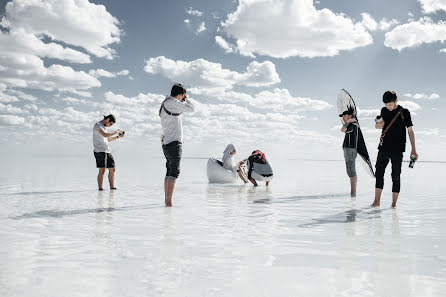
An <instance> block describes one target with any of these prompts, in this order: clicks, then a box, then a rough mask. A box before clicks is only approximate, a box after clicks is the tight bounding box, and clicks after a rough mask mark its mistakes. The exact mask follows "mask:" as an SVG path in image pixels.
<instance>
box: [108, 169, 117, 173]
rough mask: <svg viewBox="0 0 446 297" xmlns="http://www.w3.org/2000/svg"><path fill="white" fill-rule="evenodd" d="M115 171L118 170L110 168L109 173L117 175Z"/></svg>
mask: <svg viewBox="0 0 446 297" xmlns="http://www.w3.org/2000/svg"><path fill="white" fill-rule="evenodd" d="M115 171H116V168H108V172H109V173H115Z"/></svg>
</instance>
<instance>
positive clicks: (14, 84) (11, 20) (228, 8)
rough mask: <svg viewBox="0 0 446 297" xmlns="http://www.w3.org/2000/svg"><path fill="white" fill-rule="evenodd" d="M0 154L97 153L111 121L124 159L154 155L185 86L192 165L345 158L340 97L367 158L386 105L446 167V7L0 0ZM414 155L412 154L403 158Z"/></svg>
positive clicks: (427, 156)
mask: <svg viewBox="0 0 446 297" xmlns="http://www.w3.org/2000/svg"><path fill="white" fill-rule="evenodd" d="M0 11H1V17H2V21H1V26H2V27H1V29H2V35H1V39H0V150H1V151H2V152H4V153H7V154H11V155H14V154H18V153H21V152H23V151H26V150H27V149H29V148H30V146H32V148H33V151H34V152H36V153H40V154H44V153H45V152H48V151H51V153H54V154H58V153H63V154H89V153H90V152H91V149H92V148H91V129H92V126H93V124H94V122H95V121H97V120H99V119H100V118H101V115H102V114H105V113H110V112H111V113H114V114H116V115H117V116H118V123H117V125H119V126H120V127H121V128H123V129H124V130H126V131H128V133H127V135H128V138H126V139H125V140H124V141H122V142H120V143H119V144H114V148H116V149H118V150H120V151H121V152H135V151H137V152H141V153H142V152H150V153H151V154H153V155H161V151H160V148H159V134H160V126H159V118H158V116H157V111H158V106H159V103H160V101H161V100H163V96H164V95H166V94H167V93H169V90H170V87H171V85H172V83H173V82H182V83H185V84H186V86H187V88H188V90H189V94H190V96H191V98H192V99H193V100H194V101H195V102H196V104H197V111H196V112H195V113H194V114H192V115H185V117H184V129H185V139H186V144H187V145H185V154H186V155H190V156H209V155H217V156H219V155H220V154H221V151H222V150H223V149H224V147H225V145H226V144H227V143H229V142H232V143H234V144H235V145H236V146H237V147H239V148H240V151H242V152H248V151H250V150H252V149H256V148H261V149H263V150H265V151H267V152H269V153H270V154H276V155H282V156H283V155H287V156H290V155H293V156H295V155H299V156H302V157H305V158H324V157H326V158H342V151H341V149H340V146H341V143H342V137H343V136H342V134H341V133H340V132H339V131H338V130H339V125H340V121H339V118H338V117H337V115H336V108H335V103H336V94H337V92H338V91H339V90H340V89H341V88H345V89H347V90H348V91H349V92H350V93H351V94H352V95H353V96H354V98H355V100H356V102H357V105H358V106H359V108H360V109H361V113H360V115H359V116H360V122H361V124H362V127H363V130H364V134H365V137H366V141H367V143H368V146H369V151H370V153H371V155H372V156H373V155H376V150H375V147H376V144H377V141H378V138H379V134H378V133H379V132H378V131H376V130H374V129H373V118H374V116H375V115H376V114H377V113H378V111H379V109H380V108H381V107H382V101H381V96H382V94H383V93H384V91H386V90H389V89H391V90H395V91H396V92H397V93H398V95H399V99H400V100H401V101H403V103H402V105H403V106H405V107H407V108H409V110H411V112H412V113H413V122H414V130H415V135H416V138H417V146H418V151H419V153H420V157H421V159H424V160H445V158H444V157H443V155H442V152H444V149H445V148H446V138H445V133H444V132H445V125H444V123H443V122H442V121H441V120H442V115H443V112H444V110H445V107H446V106H445V105H446V103H445V101H444V100H445V99H444V96H445V94H446V90H445V88H446V87H445V84H444V77H445V75H444V69H445V68H446V67H445V66H446V45H445V44H444V43H443V42H444V41H445V40H446V24H445V23H444V21H446V1H445V0H419V1H417V0H411V1H407V0H405V1H392V2H391V4H390V3H389V2H388V1H383V0H379V1H373V2H370V1H346V0H345V1H344V0H343V1H308V0H299V1H298V0H287V1H272V0H259V1H253V0H250V1H185V2H181V3H179V2H178V1H131V2H128V1H90V2H89V1H73V0H57V1H55V0H54V1H50V0H44V1H39V2H35V1H31V0H13V1H7V2H2V4H1V6H0ZM408 150H409V148H408Z"/></svg>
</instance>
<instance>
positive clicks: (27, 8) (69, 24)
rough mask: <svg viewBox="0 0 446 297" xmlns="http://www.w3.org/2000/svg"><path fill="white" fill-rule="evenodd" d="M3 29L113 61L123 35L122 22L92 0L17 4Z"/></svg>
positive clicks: (15, 0)
mask: <svg viewBox="0 0 446 297" xmlns="http://www.w3.org/2000/svg"><path fill="white" fill-rule="evenodd" d="M1 25H2V26H4V27H6V28H13V29H20V30H24V31H26V32H28V33H31V34H34V35H36V36H38V35H41V34H43V35H46V36H48V37H50V38H52V39H53V40H58V41H62V42H64V43H66V44H70V45H75V46H79V47H82V48H84V49H86V50H87V51H88V52H90V53H92V54H93V55H95V56H97V57H102V58H107V59H112V58H113V54H114V51H113V50H112V49H111V48H110V45H111V44H113V43H117V42H119V41H120V35H121V31H120V29H119V28H118V25H119V21H118V20H117V19H116V18H115V17H113V16H112V15H111V14H110V13H109V12H108V11H107V10H106V9H105V6H103V5H97V4H94V3H90V2H89V1H88V0H42V1H35V0H13V1H11V2H9V3H8V4H7V5H6V14H5V17H4V18H3V19H2V21H1ZM98 28H100V29H98Z"/></svg>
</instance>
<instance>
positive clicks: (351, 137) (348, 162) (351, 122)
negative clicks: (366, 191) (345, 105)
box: [340, 109, 359, 196]
mask: <svg viewBox="0 0 446 297" xmlns="http://www.w3.org/2000/svg"><path fill="white" fill-rule="evenodd" d="M340 116H341V117H342V121H343V122H344V123H345V124H344V125H343V126H342V128H341V132H343V133H345V137H344V143H343V144H342V148H343V149H344V159H345V167H346V169H347V175H348V176H349V177H350V194H351V195H352V196H355V195H356V183H357V180H358V177H357V176H356V157H357V155H358V151H357V146H358V137H359V133H358V130H359V126H358V124H357V123H356V119H355V118H354V117H353V110H352V109H349V110H347V111H345V112H344V113H343V114H342V115H340Z"/></svg>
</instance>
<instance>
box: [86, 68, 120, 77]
mask: <svg viewBox="0 0 446 297" xmlns="http://www.w3.org/2000/svg"><path fill="white" fill-rule="evenodd" d="M88 74H90V75H91V76H94V77H96V78H99V77H109V78H110V77H116V74H115V73H112V72H110V71H107V70H104V69H97V70H93V69H92V70H90V71H88Z"/></svg>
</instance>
